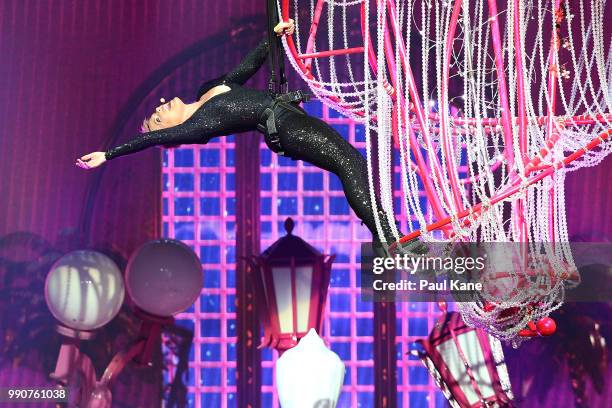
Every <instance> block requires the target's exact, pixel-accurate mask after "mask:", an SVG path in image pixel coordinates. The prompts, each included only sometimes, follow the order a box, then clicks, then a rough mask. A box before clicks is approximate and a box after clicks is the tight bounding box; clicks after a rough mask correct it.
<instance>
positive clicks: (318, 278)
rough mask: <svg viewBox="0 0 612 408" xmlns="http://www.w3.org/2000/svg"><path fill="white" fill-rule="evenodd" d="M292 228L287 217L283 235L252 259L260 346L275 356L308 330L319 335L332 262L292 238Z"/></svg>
mask: <svg viewBox="0 0 612 408" xmlns="http://www.w3.org/2000/svg"><path fill="white" fill-rule="evenodd" d="M293 227H294V223H293V220H292V219H291V218H287V220H286V221H285V230H286V231H287V235H285V236H284V237H282V238H280V239H279V240H278V241H276V242H275V243H274V244H272V245H271V246H270V247H269V248H268V249H266V250H265V251H264V252H263V253H262V254H261V255H260V256H257V257H254V259H253V262H254V264H255V266H256V268H255V269H256V270H257V273H256V278H255V282H254V284H255V285H256V289H257V292H258V294H259V298H258V306H259V311H260V316H261V320H262V322H263V325H264V338H263V341H262V343H261V345H260V347H266V346H269V347H273V348H275V349H276V350H278V352H279V354H282V353H283V352H284V351H285V350H287V349H289V348H291V347H294V346H295V345H296V344H297V343H298V340H299V339H301V338H302V337H304V336H305V335H306V334H307V333H308V331H309V330H310V329H315V330H316V331H317V332H318V333H321V329H322V326H323V314H324V312H325V302H326V299H327V288H328V286H329V278H330V273H331V265H332V262H333V260H334V255H324V254H321V253H320V252H319V251H317V249H316V248H314V247H312V246H311V245H310V244H308V243H307V242H306V241H304V240H303V239H301V238H299V237H297V236H295V235H293V234H292V231H293Z"/></svg>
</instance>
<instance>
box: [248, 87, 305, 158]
mask: <svg viewBox="0 0 612 408" xmlns="http://www.w3.org/2000/svg"><path fill="white" fill-rule="evenodd" d="M308 99H310V95H309V94H306V93H304V92H302V91H299V90H298V91H293V92H287V93H283V94H279V95H276V97H275V98H274V99H273V101H272V103H271V104H270V106H268V107H267V108H266V109H265V110H264V111H263V113H262V115H261V117H260V118H259V123H258V124H257V130H259V131H260V132H261V133H263V134H264V136H265V141H266V145H268V147H269V148H270V150H272V151H273V152H274V153H277V154H280V155H281V156H283V155H285V152H284V149H283V146H282V144H281V141H280V136H279V134H278V120H279V119H280V118H281V117H282V116H283V115H285V114H286V113H287V112H295V113H298V114H300V115H305V113H304V111H302V110H301V109H299V108H298V107H297V105H298V104H299V103H300V102H307V101H308Z"/></svg>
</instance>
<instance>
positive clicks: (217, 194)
mask: <svg viewBox="0 0 612 408" xmlns="http://www.w3.org/2000/svg"><path fill="white" fill-rule="evenodd" d="M234 147H235V146H234V138H233V137H231V136H230V137H223V138H217V139H214V140H213V141H211V142H210V143H208V144H207V145H205V146H189V147H185V146H183V147H181V148H177V149H170V150H166V151H165V152H164V159H163V160H164V161H163V166H162V171H163V193H162V200H163V205H162V207H163V232H164V236H165V237H169V238H175V239H179V240H181V241H183V242H185V243H186V244H188V245H190V246H191V247H192V248H193V249H194V250H195V251H196V253H197V254H199V256H200V259H201V261H202V266H203V271H204V274H203V276H204V279H203V287H202V293H201V295H200V298H199V299H198V300H196V302H195V304H194V306H193V307H191V308H190V309H188V310H187V311H186V312H185V313H181V314H179V315H177V318H176V320H177V323H178V324H179V325H182V326H184V327H187V328H189V329H191V330H193V331H194V340H193V346H192V350H191V352H190V355H189V380H188V382H187V384H188V390H189V406H193V407H202V408H212V407H235V406H236V376H235V372H236V312H235V304H234V299H235V294H236V289H235V287H236V281H235V276H236V272H235V271H236V263H235V247H236V245H235V238H236V237H235V232H236V226H235V221H236V219H235V207H236V206H235V201H236V198H235V178H234V176H235V168H234Z"/></svg>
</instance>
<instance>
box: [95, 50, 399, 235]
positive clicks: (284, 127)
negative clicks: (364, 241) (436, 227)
mask: <svg viewBox="0 0 612 408" xmlns="http://www.w3.org/2000/svg"><path fill="white" fill-rule="evenodd" d="M267 53H268V44H267V42H266V41H262V42H261V43H260V44H259V46H258V47H257V48H256V49H255V50H253V51H252V52H251V53H249V55H248V56H247V57H246V58H245V59H244V60H243V61H242V62H241V63H240V65H239V66H238V67H236V68H235V69H234V70H232V71H231V72H229V73H228V74H227V75H225V76H222V77H219V78H216V79H214V80H212V81H208V82H206V83H204V84H203V85H202V86H201V87H200V89H199V91H198V97H201V96H202V95H203V94H204V93H206V92H207V91H208V90H209V89H211V88H212V87H214V86H217V85H220V84H225V85H227V86H229V87H230V90H229V91H227V92H225V93H222V94H218V95H216V96H214V97H212V98H211V99H209V100H208V101H207V102H206V103H205V104H204V105H202V107H200V108H199V109H198V110H197V111H196V112H195V113H194V114H193V116H191V118H189V119H188V120H187V121H185V122H184V123H183V124H181V125H178V126H174V127H172V128H167V129H162V130H157V131H152V132H147V133H143V134H142V135H140V136H138V137H136V138H134V139H132V140H130V141H128V142H127V143H124V144H122V145H120V146H117V147H114V148H112V149H110V150H108V151H107V152H106V154H105V156H106V158H107V160H111V159H114V158H116V157H119V156H123V155H126V154H131V153H134V152H138V151H141V150H144V149H146V148H148V147H151V146H157V145H172V144H205V143H207V142H208V141H209V140H210V139H211V138H213V137H217V136H223V135H229V134H236V133H241V132H246V131H253V130H256V129H257V124H258V121H259V119H260V117H261V115H262V113H263V111H264V110H265V109H266V108H267V107H268V106H270V105H271V103H272V98H271V96H270V94H269V93H268V92H266V91H259V90H255V89H250V88H246V87H243V86H242V85H243V84H244V83H245V82H246V81H247V80H248V79H249V78H250V77H251V76H252V75H254V74H255V72H257V70H258V69H259V68H260V67H261V65H262V64H263V63H264V61H265V59H266V56H267ZM277 123H278V126H277V128H278V133H279V137H280V140H281V144H282V147H283V150H284V152H285V155H286V156H288V157H291V158H293V159H296V160H303V161H306V162H308V163H311V164H313V165H315V166H317V167H319V168H321V169H324V170H327V171H330V172H332V173H334V174H336V175H337V176H338V177H339V178H340V180H341V182H342V186H343V188H344V194H345V195H346V197H347V199H348V202H349V205H350V206H351V208H352V209H353V211H355V214H357V216H358V217H359V218H360V219H361V220H362V221H363V223H364V224H365V225H366V227H367V228H368V229H369V230H370V231H371V232H372V234H373V235H374V236H375V237H376V236H377V234H376V225H375V221H374V214H373V213H372V209H371V206H370V195H369V189H368V180H367V177H368V171H367V162H366V160H365V158H364V157H363V156H362V155H361V153H359V151H358V150H357V149H355V148H354V147H353V146H352V145H351V144H350V143H348V142H347V141H346V140H345V139H344V138H343V137H342V136H341V135H340V134H339V133H338V132H336V131H335V130H334V129H333V128H331V127H330V126H329V125H328V124H327V123H325V122H323V121H322V120H320V119H318V118H315V117H312V116H308V115H300V114H299V113H296V112H292V111H290V110H286V111H285V112H284V114H282V115H279V117H278V118H277ZM254 154H257V152H254ZM380 218H381V223H382V226H383V230H384V234H385V237H384V240H386V241H387V242H393V241H395V239H394V238H393V235H392V232H391V228H390V226H389V225H387V224H386V223H385V219H386V217H384V216H382V217H380Z"/></svg>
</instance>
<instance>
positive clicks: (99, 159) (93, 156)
mask: <svg viewBox="0 0 612 408" xmlns="http://www.w3.org/2000/svg"><path fill="white" fill-rule="evenodd" d="M105 161H106V156H105V155H104V152H93V153H89V154H86V155H85V156H82V157H81V158H80V159H77V161H76V163H75V164H76V165H77V166H79V167H81V168H83V169H93V168H95V167H98V166H99V165H101V164H102V163H104V162H105Z"/></svg>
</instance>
